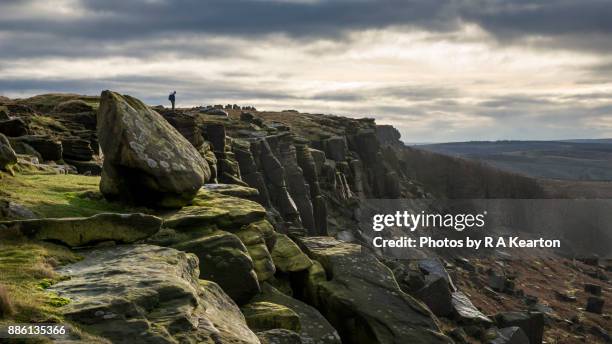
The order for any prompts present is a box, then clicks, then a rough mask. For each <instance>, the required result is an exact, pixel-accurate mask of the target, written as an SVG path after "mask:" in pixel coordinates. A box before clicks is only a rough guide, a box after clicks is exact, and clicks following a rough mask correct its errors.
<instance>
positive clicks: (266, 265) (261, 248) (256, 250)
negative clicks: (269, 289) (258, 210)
mask: <svg viewBox="0 0 612 344" xmlns="http://www.w3.org/2000/svg"><path fill="white" fill-rule="evenodd" d="M263 221H265V220H263ZM234 234H235V235H236V236H237V237H238V238H239V239H240V241H242V243H243V244H244V246H246V249H247V251H248V253H249V256H250V257H251V259H252V260H253V268H254V270H255V273H256V274H257V280H258V281H259V282H263V281H267V280H269V279H270V278H272V277H273V276H274V273H276V267H275V266H274V262H273V260H272V257H271V255H270V251H268V247H267V245H266V236H268V235H269V234H268V233H266V232H263V231H261V230H260V227H259V226H256V225H249V226H245V227H243V228H242V229H240V230H239V231H236V232H234Z"/></svg>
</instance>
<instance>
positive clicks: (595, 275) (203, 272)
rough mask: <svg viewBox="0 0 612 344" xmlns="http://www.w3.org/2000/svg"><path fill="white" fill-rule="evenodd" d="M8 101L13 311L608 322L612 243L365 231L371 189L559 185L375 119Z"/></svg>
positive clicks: (571, 338) (471, 193)
mask: <svg viewBox="0 0 612 344" xmlns="http://www.w3.org/2000/svg"><path fill="white" fill-rule="evenodd" d="M0 116H2V117H0V133H1V134H2V135H0V169H1V170H2V172H0V176H1V178H0V248H1V250H0V325H6V324H10V323H14V322H22V323H65V324H67V326H68V327H69V329H70V335H69V336H68V338H58V339H57V340H58V341H59V340H62V339H63V340H65V339H68V340H74V341H81V342H85V343H109V342H110V343H131V342H133V341H134V338H138V342H146V343H195V342H198V343H215V344H219V343H264V344H265V343H289V344H293V343H317V344H318V343H358V344H362V343H363V344H365V343H385V344H386V343H390V344H391V343H392V344H396V343H397V344H399V343H416V344H418V343H423V344H429V343H434V344H435V343H496V344H503V343H519V344H528V343H532V344H533V343H544V342H546V343H581V342H593V343H596V342H601V343H603V342H606V341H609V340H610V336H609V334H608V332H609V330H610V328H612V319H611V318H610V316H609V314H608V313H609V311H608V309H609V307H610V303H611V302H612V300H611V295H612V285H611V284H610V281H609V277H608V274H609V272H610V270H611V265H610V261H607V260H604V259H599V258H598V257H586V258H588V259H584V258H585V257H579V258H581V259H579V260H578V259H573V258H575V257H562V256H555V255H534V256H527V255H526V256H521V257H511V256H509V255H508V254H507V253H505V252H502V251H494V252H492V254H491V255H490V256H485V257H479V258H472V257H470V258H469V259H468V258H465V257H459V256H456V257H446V256H444V257H443V256H439V257H435V256H434V257H432V256H427V257H423V258H422V259H416V260H402V259H395V258H392V257H389V256H386V255H381V254H380V252H378V251H376V250H373V249H371V247H369V246H368V245H365V244H364V243H363V239H364V236H363V232H362V231H361V229H360V227H359V222H358V216H359V214H360V213H361V212H362V211H363V210H364V208H365V205H366V204H367V202H368V200H370V199H419V200H422V199H465V198H517V199H536V198H542V197H544V196H545V195H546V193H545V192H546V190H545V189H544V188H543V187H542V186H541V185H540V184H539V183H538V182H537V181H536V180H535V179H532V178H529V177H526V176H522V175H518V174H514V173H510V172H504V171H501V170H498V169H495V168H491V167H490V166H488V165H486V164H480V163H475V162H472V161H468V160H465V159H458V158H454V157H448V156H445V155H441V154H436V153H432V152H427V151H423V150H419V149H413V148H410V147H405V146H404V145H403V144H402V143H401V141H400V136H399V132H398V131H397V130H395V129H394V128H393V127H390V126H380V125H377V124H376V123H375V121H374V120H373V119H368V118H361V119H354V118H346V117H339V116H330V115H321V114H309V113H300V112H297V111H293V110H292V111H283V112H268V111H258V110H256V109H255V108H253V107H251V106H238V105H227V106H220V105H217V106H202V107H194V108H184V109H176V110H170V109H167V108H164V107H161V106H156V107H150V106H147V105H146V104H144V103H142V102H141V101H139V100H138V99H135V98H133V97H130V96H127V95H120V94H117V93H114V92H110V91H104V92H103V93H102V95H101V96H100V97H98V96H80V95H74V94H52V95H40V96H36V97H32V98H28V99H8V98H0ZM593 151H594V152H595V151H597V150H595V149H594V150H593ZM597 152H600V154H604V153H602V152H603V151H597ZM594 154H595V153H594Z"/></svg>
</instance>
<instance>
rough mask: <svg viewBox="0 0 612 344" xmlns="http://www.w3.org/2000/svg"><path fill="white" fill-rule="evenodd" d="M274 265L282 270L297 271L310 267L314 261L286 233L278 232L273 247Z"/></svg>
mask: <svg viewBox="0 0 612 344" xmlns="http://www.w3.org/2000/svg"><path fill="white" fill-rule="evenodd" d="M272 259H273V260H274V265H275V266H276V267H277V268H278V269H279V270H280V271H282V272H297V271H302V270H306V269H308V268H309V267H310V266H311V265H312V261H311V260H310V258H308V256H307V255H306V254H304V252H302V250H300V248H299V247H298V246H297V245H296V244H295V243H294V242H293V240H291V239H289V237H288V236H286V235H285V234H280V233H276V243H275V244H274V248H273V249H272Z"/></svg>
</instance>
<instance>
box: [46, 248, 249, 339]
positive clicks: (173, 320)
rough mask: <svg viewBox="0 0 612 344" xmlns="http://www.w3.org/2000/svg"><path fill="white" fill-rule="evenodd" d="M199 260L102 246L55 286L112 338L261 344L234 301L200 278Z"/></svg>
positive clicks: (91, 325) (67, 312)
mask: <svg viewBox="0 0 612 344" xmlns="http://www.w3.org/2000/svg"><path fill="white" fill-rule="evenodd" d="M198 271H199V269H198V259H197V258H196V257H195V256H194V255H192V254H188V253H184V252H180V251H177V250H174V249H171V248H165V247H159V246H153V245H127V246H116V247H110V248H103V249H96V250H92V251H89V252H87V253H86V254H85V259H84V260H82V261H80V262H78V263H76V264H72V265H68V266H65V267H63V268H62V269H61V271H60V273H62V274H63V275H67V276H69V277H70V279H68V280H64V281H62V282H59V283H57V284H55V285H54V286H53V291H54V292H56V293H58V295H59V296H61V297H65V298H68V299H70V303H69V304H68V305H66V306H63V307H62V308H61V309H60V311H61V312H62V313H63V314H64V316H65V317H66V318H68V319H70V320H72V321H74V322H76V323H78V324H80V325H82V326H83V327H84V328H85V329H87V330H89V331H92V332H94V333H96V334H97V335H98V336H101V337H104V338H107V339H109V340H110V341H111V342H113V343H136V342H137V343H210V344H213V343H214V344H217V343H236V344H255V343H259V340H258V339H257V337H256V335H255V334H254V333H253V332H252V331H251V330H250V329H249V328H248V327H247V325H246V322H245V320H244V317H243V315H242V314H241V313H240V310H239V309H238V307H237V306H236V304H234V303H233V301H232V300H231V299H230V298H229V297H228V296H227V295H226V294H225V293H224V292H223V290H222V289H221V288H220V287H219V286H218V285H217V284H215V283H213V282H210V281H204V280H198Z"/></svg>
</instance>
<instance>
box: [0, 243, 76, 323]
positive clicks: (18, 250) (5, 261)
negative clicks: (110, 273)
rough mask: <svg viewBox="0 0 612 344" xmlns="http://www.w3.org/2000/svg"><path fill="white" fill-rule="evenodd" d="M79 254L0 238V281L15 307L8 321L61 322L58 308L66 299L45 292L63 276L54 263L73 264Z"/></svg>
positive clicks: (44, 244)
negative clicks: (56, 270)
mask: <svg viewBox="0 0 612 344" xmlns="http://www.w3.org/2000/svg"><path fill="white" fill-rule="evenodd" d="M78 260H80V257H79V256H78V255H76V254H74V253H73V252H71V251H70V250H68V249H67V248H64V247H62V246H58V245H54V244H50V243H43V242H35V241H26V240H19V239H7V238H2V240H0V284H2V285H3V286H5V287H6V289H7V291H8V295H9V299H10V300H11V302H12V303H13V306H14V308H15V312H14V314H13V315H12V316H11V317H10V318H8V319H0V323H9V322H24V323H29V322H60V321H62V317H61V315H60V313H59V312H58V310H57V307H61V306H63V305H65V304H66V303H67V302H68V301H69V300H67V299H65V298H61V297H59V296H57V295H55V294H53V293H49V292H47V291H46V289H47V288H48V287H50V286H51V285H53V284H54V283H56V282H57V281H59V280H61V279H62V276H60V275H59V274H58V273H57V272H55V270H54V269H53V267H54V266H57V265H63V264H67V263H72V262H76V261H78Z"/></svg>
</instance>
